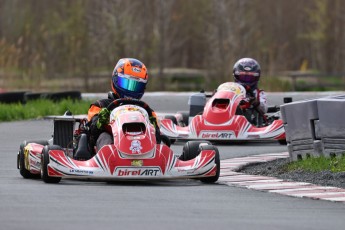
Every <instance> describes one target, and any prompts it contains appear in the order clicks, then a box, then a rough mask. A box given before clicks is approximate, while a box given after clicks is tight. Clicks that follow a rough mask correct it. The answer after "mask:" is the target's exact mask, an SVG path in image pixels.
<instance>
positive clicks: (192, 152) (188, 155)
mask: <svg viewBox="0 0 345 230" xmlns="http://www.w3.org/2000/svg"><path fill="white" fill-rule="evenodd" d="M203 145H211V142H209V141H188V142H186V144H185V145H184V146H183V149H182V154H181V156H180V158H179V159H180V160H183V161H188V160H191V159H194V158H195V157H197V156H198V155H199V153H200V146H203Z"/></svg>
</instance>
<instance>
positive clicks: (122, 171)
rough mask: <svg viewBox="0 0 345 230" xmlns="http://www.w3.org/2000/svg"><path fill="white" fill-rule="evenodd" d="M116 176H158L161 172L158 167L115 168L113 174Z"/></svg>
mask: <svg viewBox="0 0 345 230" xmlns="http://www.w3.org/2000/svg"><path fill="white" fill-rule="evenodd" d="M114 174H115V175H116V176H120V177H121V176H160V175H161V170H160V168H159V167H148V168H146V167H145V168H134V167H133V168H130V167H128V168H117V169H116V171H115V173H114Z"/></svg>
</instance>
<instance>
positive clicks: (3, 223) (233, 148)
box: [0, 94, 345, 230]
mask: <svg viewBox="0 0 345 230" xmlns="http://www.w3.org/2000/svg"><path fill="white" fill-rule="evenodd" d="M282 96H288V95H286V94H285V95H284V94H281V95H278V94H272V95H271V97H272V101H274V100H277V101H279V100H280V99H281V98H280V97H282ZM322 96H324V95H322ZM164 97H166V98H165V99H164ZM302 97H305V98H316V97H320V96H319V95H309V94H308V95H307V96H305V95H304V96H302ZM144 100H146V101H147V102H148V103H149V104H151V106H152V107H153V108H154V109H155V110H157V111H158V112H173V111H176V110H186V109H187V108H188V107H187V106H186V104H187V100H188V97H186V95H184V96H183V95H182V94H181V95H180V96H173V95H172V94H171V95H168V96H163V95H162V94H159V96H158V94H155V95H149V96H146V98H145V97H144ZM151 100H154V102H152V103H151ZM176 100H177V101H176ZM173 101H176V102H173ZM168 102H169V103H168ZM162 103H163V104H162ZM277 103H278V102H277ZM152 104H153V105H152ZM180 105H181V107H180ZM182 105H183V106H185V107H183V106H182ZM165 108H168V109H165ZM52 128H53V127H52V123H51V121H48V120H31V121H21V122H10V123H0V133H1V135H0V143H1V145H0V154H1V161H0V229H4V230H5V229H37V230H40V229H42V230H43V229H45V230H46V229H74V230H77V229H162V228H163V229H268V230H269V229H272V230H273V229H343V228H344V225H345V220H344V212H345V205H344V204H343V203H333V202H329V201H317V200H311V199H301V198H292V197H287V196H282V195H279V194H269V193H264V192H258V191H254V190H248V189H244V188H238V187H231V186H226V185H220V184H212V185H206V184H203V183H201V182H199V181H195V180H183V181H146V182H145V181H141V182H121V183H106V182H95V181H80V180H62V181H61V182H60V184H56V185H52V184H45V183H43V182H42V181H41V180H39V179H36V180H27V179H23V178H22V177H21V176H20V174H19V172H18V170H17V169H16V153H17V151H18V148H19V144H20V143H21V142H22V141H23V140H25V139H26V140H37V139H43V140H44V139H49V138H50V137H51V134H52ZM182 146H183V143H182V142H177V143H176V144H174V145H173V146H172V148H173V150H174V151H175V152H176V154H179V153H180V152H181V149H182ZM218 148H219V150H220V154H221V158H222V159H227V158H232V157H239V156H248V155H254V154H258V153H275V152H284V151H287V149H286V147H285V146H281V145H279V144H278V143H249V144H229V145H225V144H222V145H218Z"/></svg>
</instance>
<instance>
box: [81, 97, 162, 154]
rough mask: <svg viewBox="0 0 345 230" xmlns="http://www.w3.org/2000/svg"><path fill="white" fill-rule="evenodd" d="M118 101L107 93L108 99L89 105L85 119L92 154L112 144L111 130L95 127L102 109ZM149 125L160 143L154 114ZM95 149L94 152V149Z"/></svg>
mask: <svg viewBox="0 0 345 230" xmlns="http://www.w3.org/2000/svg"><path fill="white" fill-rule="evenodd" d="M117 99H120V98H119V97H118V96H117V95H116V94H114V93H109V94H108V98H106V99H101V100H97V101H95V102H94V103H92V104H91V105H90V108H89V111H88V114H87V119H88V126H89V146H90V149H92V151H93V152H94V153H96V152H97V151H98V150H100V149H101V148H102V147H103V146H104V145H108V144H113V143H114V140H113V136H112V135H111V133H112V132H111V129H110V126H108V125H103V126H102V127H100V128H98V127H97V121H98V114H99V112H100V111H101V109H102V108H107V107H108V105H109V104H110V103H111V102H113V101H114V100H117ZM150 121H151V123H152V124H153V125H154V126H155V128H156V140H157V143H160V142H161V138H160V131H159V127H158V120H157V115H156V113H154V112H153V118H150ZM95 147H96V150H95V149H94V148H95Z"/></svg>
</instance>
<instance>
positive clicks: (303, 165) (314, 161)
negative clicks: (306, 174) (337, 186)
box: [286, 156, 345, 172]
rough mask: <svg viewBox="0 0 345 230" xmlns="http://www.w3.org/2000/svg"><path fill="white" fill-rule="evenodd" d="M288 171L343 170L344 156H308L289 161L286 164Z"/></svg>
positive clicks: (344, 164)
mask: <svg viewBox="0 0 345 230" xmlns="http://www.w3.org/2000/svg"><path fill="white" fill-rule="evenodd" d="M286 167H287V168H286V169H287V170H288V171H293V170H299V169H302V170H305V171H310V172H319V171H325V170H329V171H331V172H345V156H342V157H330V158H326V157H310V158H306V159H303V160H299V161H295V162H291V163H289V164H288V165H287V166H286Z"/></svg>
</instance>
